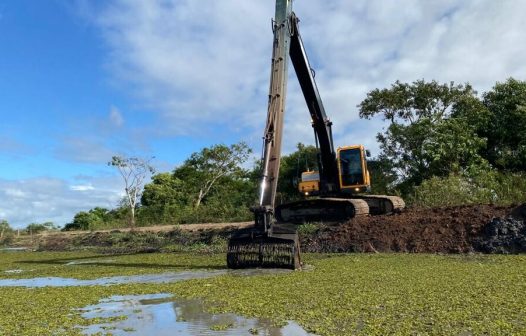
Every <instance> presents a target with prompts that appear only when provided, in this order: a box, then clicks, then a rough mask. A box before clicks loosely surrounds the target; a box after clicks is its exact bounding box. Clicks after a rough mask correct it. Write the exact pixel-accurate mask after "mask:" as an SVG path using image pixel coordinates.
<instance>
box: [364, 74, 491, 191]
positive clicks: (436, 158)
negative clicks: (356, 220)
mask: <svg viewBox="0 0 526 336" xmlns="http://www.w3.org/2000/svg"><path fill="white" fill-rule="evenodd" d="M475 94H476V92H475V91H474V90H473V89H472V87H471V86H470V85H469V84H466V85H454V84H453V83H450V84H449V85H448V84H438V83H437V82H435V81H432V82H425V81H423V80H419V81H416V82H414V83H412V84H406V83H400V82H398V81H397V82H396V83H395V84H393V85H392V86H391V88H390V89H383V90H379V89H375V90H373V91H371V92H369V93H368V94H367V97H366V98H365V99H364V100H363V101H362V102H361V103H360V105H359V108H360V117H361V118H367V119H369V118H371V117H373V116H375V115H378V114H379V115H382V116H383V118H384V120H389V121H390V125H389V127H388V128H387V130H386V131H385V133H383V134H382V133H379V134H378V136H377V139H378V141H379V142H380V148H381V149H382V154H381V155H380V159H381V160H387V161H388V162H390V164H391V165H392V168H393V169H395V170H396V171H397V173H398V174H399V177H400V179H401V180H400V181H404V182H405V183H406V184H408V185H415V184H416V185H418V184H420V183H421V182H422V181H424V180H425V179H428V178H430V177H433V176H447V175H448V174H449V173H450V172H458V171H459V170H460V169H461V168H463V167H470V166H474V165H479V164H484V163H485V162H484V160H483V159H482V158H481V157H480V155H479V151H480V150H481V149H482V148H483V147H484V145H485V141H484V139H481V138H479V137H478V136H477V135H476V133H475V130H474V129H473V127H471V125H470V123H469V122H468V121H466V120H463V119H461V118H457V119H456V118H452V117H451V115H452V113H454V111H455V109H456V108H457V106H460V105H462V106H463V107H466V106H468V104H467V102H469V101H473V100H474V99H476V95H475ZM373 183H374V182H373Z"/></svg>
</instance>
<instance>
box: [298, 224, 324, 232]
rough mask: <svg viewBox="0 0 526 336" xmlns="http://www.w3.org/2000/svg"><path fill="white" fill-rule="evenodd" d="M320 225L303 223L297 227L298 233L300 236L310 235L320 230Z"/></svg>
mask: <svg viewBox="0 0 526 336" xmlns="http://www.w3.org/2000/svg"><path fill="white" fill-rule="evenodd" d="M321 225H323V224H322V223H305V224H302V225H300V226H298V233H299V234H300V235H311V234H314V233H316V232H318V231H319V230H320V227H321Z"/></svg>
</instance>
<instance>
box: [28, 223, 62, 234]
mask: <svg viewBox="0 0 526 336" xmlns="http://www.w3.org/2000/svg"><path fill="white" fill-rule="evenodd" d="M49 230H58V226H55V224H53V222H44V223H31V224H29V225H28V226H27V227H26V229H25V231H26V232H27V233H29V234H37V233H41V232H43V231H49Z"/></svg>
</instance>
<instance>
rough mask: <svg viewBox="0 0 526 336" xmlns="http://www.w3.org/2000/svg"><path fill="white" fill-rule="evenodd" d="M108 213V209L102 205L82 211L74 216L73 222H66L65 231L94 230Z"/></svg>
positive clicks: (104, 219)
mask: <svg viewBox="0 0 526 336" xmlns="http://www.w3.org/2000/svg"><path fill="white" fill-rule="evenodd" d="M107 215H108V210H107V209H104V208H100V207H96V208H93V209H91V210H89V211H87V212H86V211H80V212H78V213H77V214H75V216H74V217H73V222H71V223H69V224H66V226H65V227H64V230H65V231H69V230H93V229H95V228H97V227H100V226H101V225H102V224H103V223H104V222H105V221H106V217H107Z"/></svg>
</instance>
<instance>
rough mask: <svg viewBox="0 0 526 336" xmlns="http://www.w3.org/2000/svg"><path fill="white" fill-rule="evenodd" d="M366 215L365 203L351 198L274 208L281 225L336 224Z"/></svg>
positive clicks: (367, 208) (306, 201)
mask: <svg viewBox="0 0 526 336" xmlns="http://www.w3.org/2000/svg"><path fill="white" fill-rule="evenodd" d="M367 214H369V205H368V204H367V202H366V201H365V200H362V199H353V198H315V199H306V200H302V201H296V202H292V203H287V204H282V205H279V206H277V207H276V218H277V219H278V221H279V222H282V223H300V224H301V223H308V222H320V221H328V222H337V221H342V220H346V219H349V218H352V217H356V216H364V215H367Z"/></svg>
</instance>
